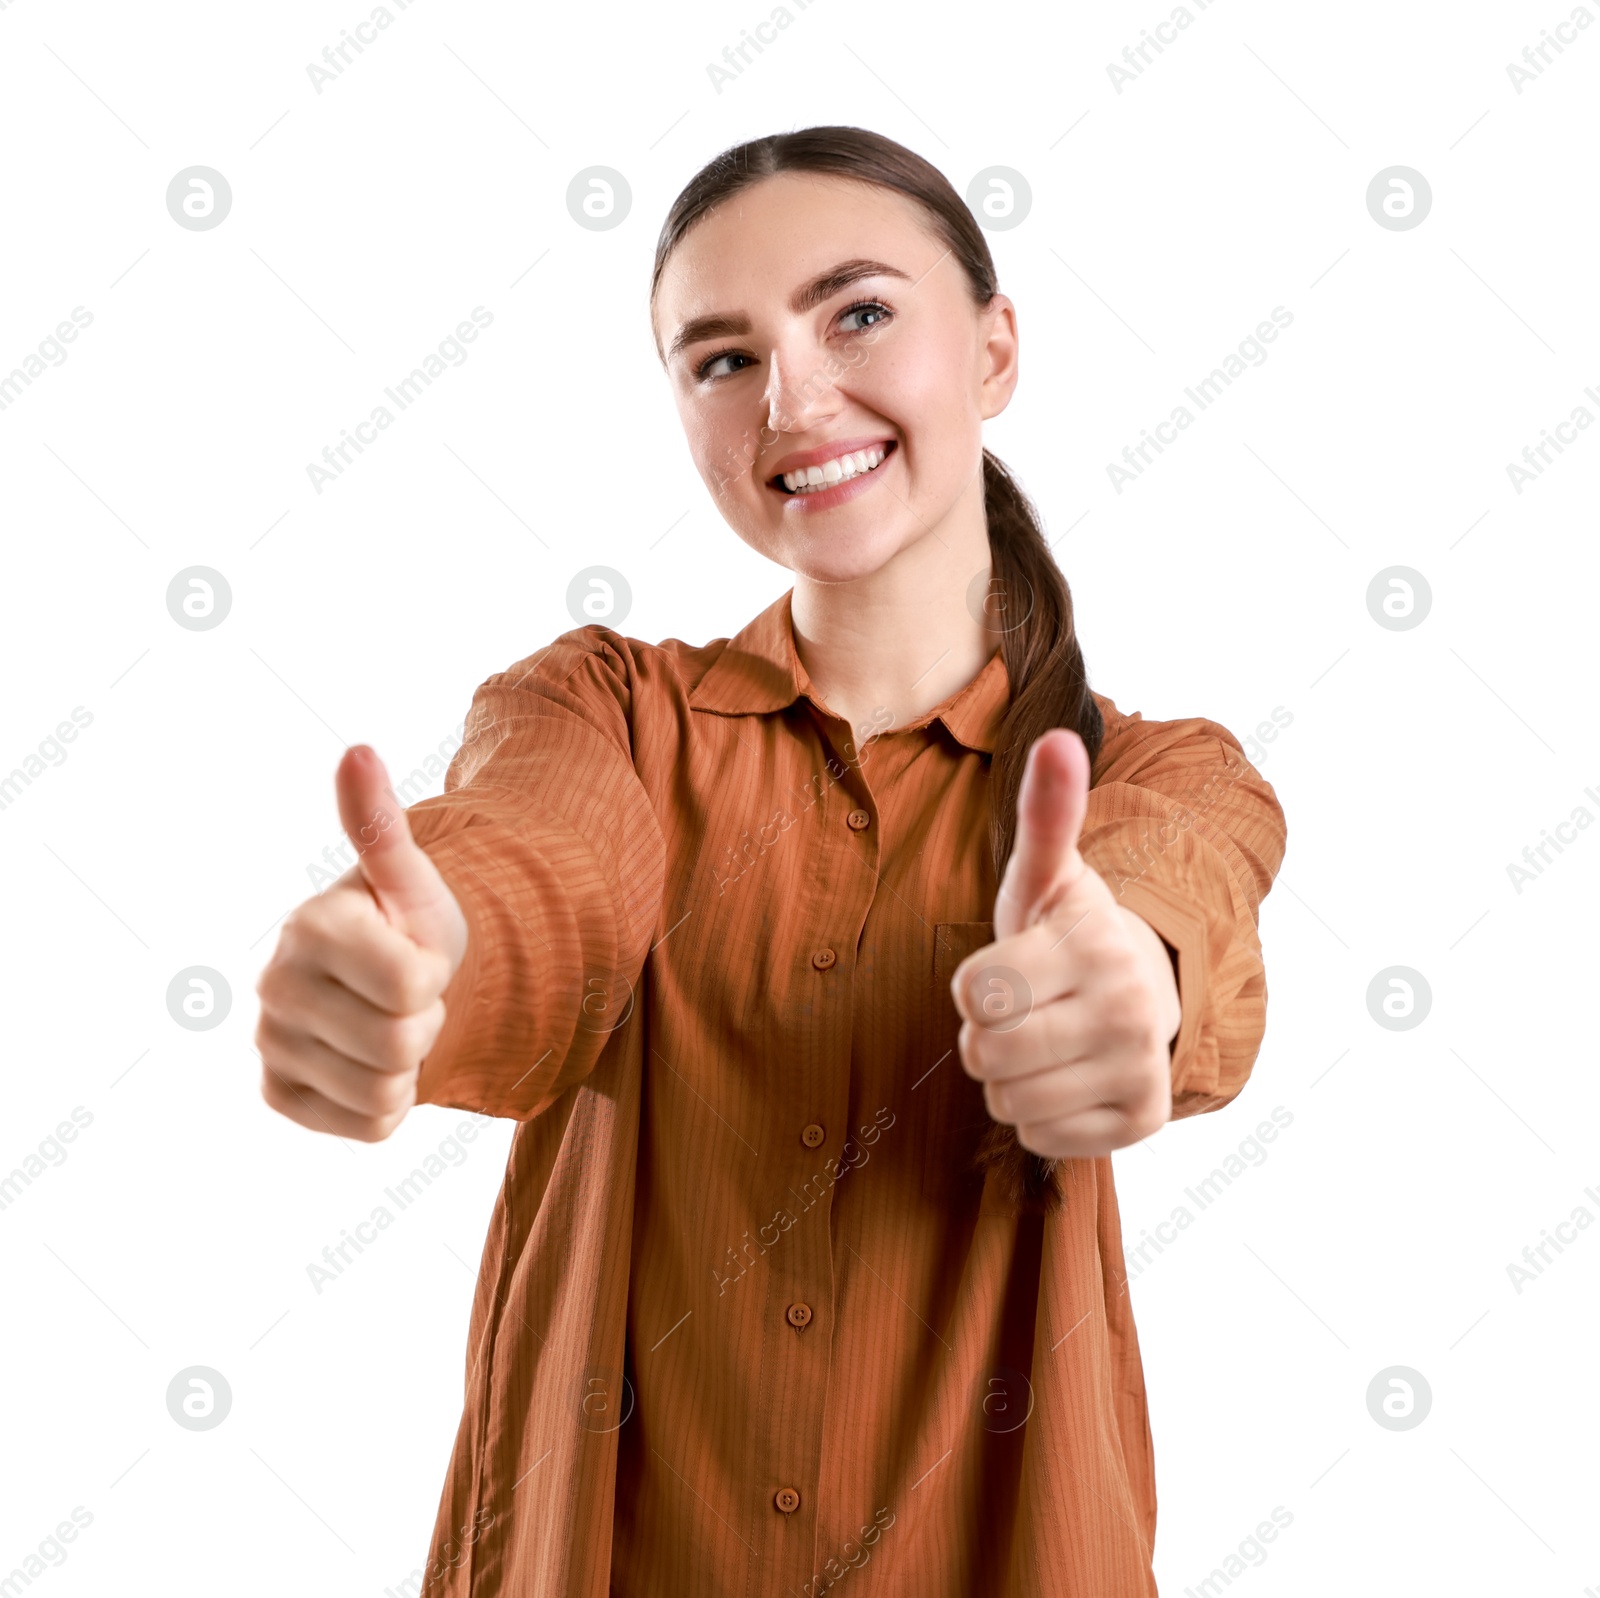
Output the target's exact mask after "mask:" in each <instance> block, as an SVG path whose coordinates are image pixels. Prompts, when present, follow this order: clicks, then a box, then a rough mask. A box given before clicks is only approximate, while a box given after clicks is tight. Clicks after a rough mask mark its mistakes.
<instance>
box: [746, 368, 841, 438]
mask: <svg viewBox="0 0 1600 1598" xmlns="http://www.w3.org/2000/svg"><path fill="white" fill-rule="evenodd" d="M762 398H763V400H764V401H765V402H766V406H767V426H768V427H769V428H770V429H771V430H772V431H774V432H779V433H800V432H804V431H805V430H806V429H807V428H809V427H814V426H816V425H818V424H819V423H821V422H824V421H826V420H827V419H828V418H829V417H831V416H832V415H834V414H835V413H836V412H837V410H838V408H839V391H838V389H837V388H835V387H834V384H833V380H832V378H830V377H828V376H827V374H826V373H825V372H824V370H823V368H822V362H821V361H820V360H819V359H817V358H816V356H815V353H814V352H813V353H812V354H811V355H810V356H808V355H806V354H805V353H804V352H802V351H801V350H799V349H798V348H795V349H779V348H778V347H776V346H774V348H773V351H772V357H771V362H770V365H769V367H768V372H767V386H766V391H765V393H764V394H763V395H762Z"/></svg>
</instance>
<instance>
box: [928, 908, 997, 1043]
mask: <svg viewBox="0 0 1600 1598" xmlns="http://www.w3.org/2000/svg"><path fill="white" fill-rule="evenodd" d="M993 942H994V922H992V921H941V922H940V923H939V924H938V925H937V926H936V927H935V928H934V929H933V980H934V986H935V988H936V989H937V992H938V997H939V999H940V1001H941V1003H942V1005H943V1007H944V1008H945V1009H946V1010H948V1011H949V1013H950V1016H951V1018H952V1020H953V1021H954V1022H955V1023H956V1025H957V1026H958V1027H959V1025H960V1017H959V1016H957V1015H956V1005H955V1000H954V999H952V998H951V997H950V978H951V977H953V976H954V975H955V974H956V967H957V966H958V965H960V964H961V962H962V961H963V960H965V959H966V957H967V956H968V955H969V954H972V953H974V952H975V951H977V950H978V949H982V948H984V947H985V946H986V945H988V944H991V943H993Z"/></svg>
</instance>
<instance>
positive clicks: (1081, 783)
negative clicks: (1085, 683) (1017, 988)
mask: <svg viewBox="0 0 1600 1598" xmlns="http://www.w3.org/2000/svg"><path fill="white" fill-rule="evenodd" d="M1088 808H1089V751H1088V750H1087V749H1086V748H1085V747H1084V743H1083V739H1082V738H1080V737H1079V736H1078V735H1077V733H1075V732H1073V731H1072V730H1071V728H1068V727H1054V728H1052V729H1051V730H1050V731H1049V732H1047V733H1045V734H1043V735H1042V736H1041V737H1039V738H1036V739H1035V740H1034V742H1033V746H1032V748H1030V749H1029V750H1028V761H1027V765H1026V766H1025V767H1024V768H1023V773H1022V787H1021V789H1020V790H1019V791H1018V794H1017V832H1016V840H1015V842H1014V843H1013V844H1012V848H1011V857H1010V859H1008V860H1007V861H1006V869H1005V876H1004V878H1003V879H1002V880H1001V883H1000V891H999V893H998V895H997V896H996V898H995V917H994V920H995V928H994V929H995V936H996V937H997V938H1003V937H1010V936H1012V935H1013V934H1015V933H1018V932H1021V931H1023V930H1024V929H1025V928H1027V927H1029V926H1031V925H1033V923H1034V922H1035V921H1037V920H1038V919H1039V918H1040V916H1041V915H1043V914H1044V912H1045V911H1046V910H1048V909H1049V908H1050V906H1051V904H1052V903H1053V902H1054V901H1055V900H1056V899H1057V898H1059V897H1060V895H1061V894H1062V893H1064V892H1065V891H1066V890H1067V889H1068V888H1070V887H1071V886H1072V885H1073V884H1074V883H1075V882H1076V881H1077V880H1078V878H1079V877H1081V876H1082V875H1083V873H1084V871H1085V869H1086V866H1085V863H1084V859H1083V856H1082V855H1081V854H1079V853H1078V834H1079V833H1080V832H1081V831H1082V830H1083V818H1084V816H1085V814H1086V813H1087V812H1088Z"/></svg>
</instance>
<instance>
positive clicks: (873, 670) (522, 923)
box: [257, 128, 1286, 1598]
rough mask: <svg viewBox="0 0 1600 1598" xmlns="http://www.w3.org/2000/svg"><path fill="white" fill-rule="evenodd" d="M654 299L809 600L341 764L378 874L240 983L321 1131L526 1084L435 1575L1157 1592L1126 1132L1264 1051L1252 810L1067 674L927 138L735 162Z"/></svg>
mask: <svg viewBox="0 0 1600 1598" xmlns="http://www.w3.org/2000/svg"><path fill="white" fill-rule="evenodd" d="M651 312H652V319H653V324H654V331H655V336H656V341H657V347H658V350H659V351H660V354H661V358H662V362H663V365H664V367H665V370H666V373H667V376H668V379H669V381H670V383H671V386H672V391H673V394H674V396H675V399H676V403H677V406H678V411H679V415H680V417H681V418H682V421H683V425H684V430H685V434H686V436H687V439H688V442H689V447H690V450H691V452H692V454H693V457H694V460H695V463H696V466H697V467H698V469H699V470H700V473H701V475H702V477H703V478H704V479H705V481H706V482H707V484H708V486H709V487H710V488H711V489H712V491H713V493H714V494H715V496H716V499H717V504H718V508H719V510H720V511H721V513H722V515H723V516H724V518H725V519H726V520H727V522H728V524H729V525H730V526H731V527H732V528H733V530H734V531H735V532H736V533H737V534H738V535H739V536H740V537H741V538H743V539H744V540H745V541H746V542H747V543H748V544H750V545H751V546H752V547H753V548H755V549H757V550H759V551H760V552H761V553H763V554H765V555H767V556H768V557H769V558H771V559H772V560H774V561H776V562H778V563H779V564H780V565H782V566H784V567H786V568H788V569H789V570H790V571H791V572H792V573H793V574H794V584H793V587H792V588H791V589H790V590H789V591H788V592H787V593H785V594H784V595H783V597H782V598H781V599H779V600H778V601H776V602H775V603H774V604H772V605H770V606H768V607H767V609H765V610H764V611H762V612H761V614H760V615H758V616H756V617H755V618H754V619H753V620H751V621H750V622H749V623H748V625H746V626H745V627H744V628H743V629H742V630H741V631H740V632H739V633H738V634H736V635H735V636H734V637H733V638H732V639H717V640H715V641H714V642H712V643H710V644H706V645H703V646H695V645H689V644H685V643H682V642H681V641H679V640H677V639H668V640H666V641H664V642H663V643H660V644H647V643H643V642H640V641H639V640H636V639H630V638H626V637H623V636H621V635H619V634H618V633H616V632H615V631H613V630H611V629H609V628H606V627H603V626H597V625H596V626H587V627H581V628H578V629H577V630H575V631H573V632H569V633H567V634H565V635H563V636H562V637H560V638H558V639H557V640H556V641H555V642H554V643H552V644H549V645H547V646H546V647H544V648H543V649H540V650H538V651H536V652H535V653H534V654H533V655H531V656H529V657H528V658H527V659H526V660H524V661H521V662H519V663H518V664H517V665H516V666H514V667H512V668H511V669H510V670H509V671H507V672H504V673H501V674H498V675H496V676H494V677H491V678H490V679H489V680H488V681H487V682H485V683H484V684H483V685H482V686H481V687H480V688H479V690H478V692H477V695H476V696H475V699H474V701H473V708H472V713H471V716H470V718H469V723H468V737H467V741H466V743H465V744H464V745H463V747H462V749H461V750H460V751H459V753H458V754H457V756H456V758H455V760H454V761H453V762H452V765H451V769H450V772H449V775H448V776H447V779H446V783H445V788H446V791H445V792H444V794H442V795H440V796H439V797H437V798H435V799H430V800H426V801H423V802H422V803H419V804H417V805H414V806H412V807H411V809H410V811H409V812H406V811H402V810H401V809H400V807H399V805H398V803H397V801H396V800H395V799H394V796H393V793H392V790H390V789H389V788H388V786H387V779H386V776H385V774H384V771H383V767H382V765H381V764H380V763H379V762H378V761H377V757H376V756H375V755H373V754H372V753H371V752H370V751H368V750H367V749H366V748H365V747H364V746H357V747H356V748H354V749H352V750H351V751H349V752H347V754H346V756H345V758H344V760H343V762H342V763H341V765H340V768H339V773H338V788H339V796H340V807H341V816H342V819H343V821H344V824H345V826H346V827H347V829H348V830H349V832H350V834H351V837H352V839H353V840H354V841H355V843H356V846H357V848H358V850H360V851H361V858H360V863H359V865H358V866H357V867H356V868H355V869H354V870H353V871H352V872H350V873H349V874H348V875H347V876H346V877H345V878H343V879H341V881H340V883H339V884H337V885H335V887H333V888H330V889H329V890H328V891H327V892H326V893H325V894H323V895H322V896H321V897H320V898H318V899H315V900H312V901H309V902H308V903H307V904H306V905H304V906H302V907H301V908H300V909H299V910H298V911H297V912H296V913H295V915H294V916H293V917H291V918H290V921H289V922H288V923H287V924H286V926H285V929H284V933H283V937H282V941H281V943H280V948H279V951H278V953H277V955H276V956H275V957H274V960H273V962H272V964H271V965H269V967H268V968H267V970H266V971H265V972H264V973H263V976H262V978H261V981H260V983H259V984H258V991H259V992H260V995H261V999H262V1020H261V1025H260V1029H259V1030H258V1034H257V1041H258V1045H259V1047H260V1049H261V1053H262V1057H263V1061H264V1064H265V1073H264V1077H263V1093H264V1095H265V1097H266V1099H267V1102H268V1103H269V1104H271V1105H272V1106H273V1108H274V1109H277V1110H279V1111H281V1112H282V1113H283V1114H285V1115H288V1116H290V1117H291V1118H293V1119H294V1120H296V1121H298V1122H299V1123H300V1124H302V1125H305V1126H308V1127H314V1128H318V1129H321V1130H326V1131H330V1132H334V1133H337V1134H339V1135H342V1136H350V1137H358V1138H366V1139H378V1138H383V1137H387V1136H388V1135H389V1133H390V1132H391V1131H392V1130H393V1129H394V1127H395V1126H396V1125H397V1124H398V1123H399V1121H400V1119H401V1118H402V1117H403V1116H404V1115H405V1113H406V1110H407V1109H408V1108H409V1106H410V1105H411V1104H412V1103H413V1102H420V1103H433V1104H442V1105H452V1106H457V1107H460V1108H462V1109H470V1110H477V1111H482V1112H484V1113H487V1114H491V1115H500V1116H510V1117H513V1118H515V1119H516V1120H517V1121H518V1122H519V1123H520V1124H519V1125H518V1127H517V1131H516V1136H515V1138H514V1141H513V1144H512V1149H511V1155H510V1159H509V1163H508V1168H507V1173H506V1180H505V1184H504V1187H503V1189H502V1191H501V1194H500V1198H499V1201H498V1203H497V1205H496V1209H495V1213H494V1218H493V1221H492V1224H491V1228H490V1233H489V1238H488V1242H487V1245H486V1248H485V1252H484V1257H483V1263H482V1271H481V1275H480V1278H479V1284H478V1291H477V1295H476V1298H475V1301H474V1306H473V1315H472V1328H471V1337H470V1348H469V1360H468V1367H467V1394H466V1406H465V1410H464V1413H463V1417H462V1422H461V1427H460V1431H459V1433H458V1437H457V1442H456V1448H455V1451H454V1454H453V1457H452V1459H451V1462H450V1468H449V1473H448V1477H447V1480H446V1483H445V1487H444V1492H443V1497H442V1501H441V1504H440V1510H439V1516H438V1521H437V1524H436V1527H435V1531H434V1539H433V1544H432V1547H431V1549H430V1561H429V1566H428V1570H427V1580H426V1582H425V1584H424V1587H423V1591H424V1592H426V1593H428V1594H432V1595H450V1598H467V1595H468V1594H471V1595H473V1598H485V1595H489V1594H495V1595H499V1594H506V1595H510V1594H512V1593H515V1594H517V1595H519V1598H520V1595H523V1594H549V1595H555V1594H577V1593H581V1594H592V1595H594V1598H604V1595H605V1594H607V1593H611V1594H617V1595H623V1598H647V1595H654V1594H674V1595H676V1594H685V1593H695V1594H698V1595H723V1594H727V1595H733V1594H738V1595H740V1598H745V1595H749V1594H767V1593H772V1594H778V1593H797V1594H804V1595H806V1598H812V1595H815V1594H819V1593H822V1592H825V1591H828V1590H830V1589H831V1588H832V1587H833V1586H835V1585H837V1583H838V1582H839V1581H841V1580H848V1584H849V1586H848V1590H849V1591H850V1592H851V1593H859V1594H861V1595H862V1598H866V1595H868V1594H872V1595H890V1594H915V1595H917V1598H931V1595H936V1594H950V1595H952V1598H953V1595H956V1594H960V1595H961V1598H972V1595H978V1594H997V1595H998V1594H1006V1595H1013V1594H1030V1595H1032V1594H1038V1595H1041V1598H1042V1595H1044V1594H1064V1593H1082V1594H1094V1595H1095V1598H1120V1595H1129V1598H1132V1595H1135V1594H1138V1595H1141V1598H1142V1595H1147V1594H1151V1593H1154V1592H1155V1583H1154V1579H1153V1577H1152V1574H1151V1549H1152V1544H1153V1540H1154V1533H1155V1493H1154V1469H1153V1464H1152V1459H1151V1449H1150V1433H1149V1428H1148V1424H1147V1420H1146V1410H1145V1401H1144V1389H1143V1384H1142V1376H1141V1369H1140V1363H1139V1351H1138V1342H1137V1337H1136V1334H1135V1330H1134V1325H1133V1320H1132V1316H1131V1312H1130V1307H1129V1302H1128V1297H1127V1293H1126V1290H1125V1289H1126V1274H1125V1271H1124V1268H1123V1255H1122V1245H1121V1237H1120V1230H1119V1226H1118V1219H1117V1208H1116V1198H1115V1193H1114V1189H1113V1186H1112V1171H1111V1161H1110V1159H1109V1155H1110V1153H1111V1151H1112V1150H1114V1149H1117V1148H1120V1147H1124V1146H1126V1145H1128V1144H1130V1143H1132V1142H1134V1141H1136V1140H1138V1139H1140V1138H1143V1137H1146V1136H1148V1135H1150V1134H1151V1133H1152V1132H1154V1131H1156V1130H1157V1129H1158V1128H1159V1127H1160V1126H1161V1125H1162V1124H1163V1123H1164V1122H1165V1121H1166V1120H1167V1119H1169V1118H1170V1117H1171V1116H1175V1115H1178V1116H1181V1115H1185V1114H1192V1113H1195V1112H1197V1111H1203V1110H1211V1109H1215V1108H1218V1107H1219V1106H1221V1105H1223V1104H1225V1103H1226V1102H1228V1100H1229V1099H1231V1098H1232V1097H1233V1096H1234V1095H1235V1094H1237V1093H1238V1091H1239V1090H1240V1088H1241V1087H1242V1086H1243V1084H1244V1081H1245V1079H1246V1077H1247V1075H1248V1073H1249V1070H1250V1067H1251V1065H1252V1063H1253V1061H1254V1059H1255V1055H1256V1051H1257V1049H1258V1047H1259V1043H1260V1040H1261V1036H1262V1032H1263V1028H1264V1024H1265V1008H1266V985H1265V978H1264V973H1263V968H1262V962H1261V953H1260V944H1259V940H1258V937H1257V930H1256V925H1257V915H1258V909H1259V904H1260V900H1261V898H1262V896H1263V895H1264V894H1265V893H1266V892H1267V890H1268V888H1269V886H1270V884H1271V882H1272V879H1273V876H1274V874H1275V873H1276V871H1277V869H1278V866H1279V864H1280V862H1281V860H1282V856H1283V850H1284V844H1285V837H1286V833H1285V826H1284V820H1283V814H1282V811H1281V809H1280V808H1279V806H1278V803H1277V800H1276V797H1275V796H1274V794H1273V791H1272V789H1271V787H1270V786H1269V785H1268V784H1267V783H1265V782H1264V781H1263V780H1262V779H1261V778H1260V777H1259V776H1258V775H1257V773H1256V772H1255V771H1254V770H1253V769H1252V768H1251V767H1250V765H1249V764H1248V762H1247V761H1246V760H1245V759H1244V756H1243V752H1242V750H1241V748H1240V746H1239V744H1238V741H1237V740H1236V739H1235V738H1234V737H1233V735H1232V734H1231V733H1229V732H1228V731H1227V729H1226V728H1224V727H1222V726H1220V725H1218V724H1217V723H1215V722H1212V721H1208V720H1205V719H1203V718H1198V717H1196V718H1188V719H1185V720H1182V721H1174V722H1147V721H1144V720H1143V719H1142V718H1141V717H1140V716H1138V715H1137V714H1133V715H1128V714H1124V713H1122V712H1120V711H1118V710H1117V708H1116V706H1115V705H1114V704H1113V703H1112V702H1111V701H1110V700H1109V699H1107V698H1104V697H1102V696H1099V695H1096V694H1093V693H1091V691H1090V690H1089V687H1088V684H1087V680H1086V675H1085V671H1084V666H1083V661H1082V657H1081V655H1080V652H1079V650H1078V646H1077V643H1076V641H1075V638H1074V633H1073V623H1072V611H1071V603H1070V600H1069V597H1068V592H1067V588H1066V585H1065V583H1064V581H1063V580H1062V577H1061V575H1060V573H1059V571H1058V570H1057V569H1056V567H1055V565H1054V562H1053V561H1052V559H1051V557H1050V554H1049V551H1048V548H1047V546H1046V544H1045V542H1044V539H1043V536H1042V534H1041V532H1040V529H1039V527H1038V525H1037V523H1036V521H1035V519H1034V516H1033V513H1032V511H1031V509H1030V507H1029V505H1028V503H1027V501H1026V500H1025V499H1024V497H1023V495H1022V494H1021V492H1020V490H1019V489H1018V488H1017V487H1016V486H1015V484H1014V483H1013V482H1012V480H1011V478H1010V477H1009V476H1008V475H1007V473H1006V470H1005V468H1004V467H1003V466H1002V465H1001V464H1000V463H999V462H998V461H997V460H995V459H994V457H993V456H991V455H989V454H988V453H987V452H986V451H984V449H983V446H982V424H983V422H984V421H985V420H986V419H987V418H989V417H991V416H994V415H997V414H998V413H999V412H1000V411H1001V410H1003V409H1004V408H1005V406H1006V404H1007V403H1008V401H1009V400H1010V397H1011V394H1012V391H1013V389H1014V387H1015V384H1016V379H1017V329H1016V317H1015V312H1014V309H1013V307H1012V305H1011V302H1010V301H1009V300H1007V299H1006V298H1005V296H1004V295H1001V294H999V293H998V292H997V289H996V283H995V274H994V267H993V263H992V261H991V259H990V256H989V252H988V249H987V246H986V244H985V242H984V238H983V235H982V233H981V231H980V230H979V229H978V227H977V226H976V224H975V223H974V221H973V218H972V216H971V214H970V212H969V211H968V210H967V209H966V207H965V206H964V205H963V204H962V202H961V200H960V199H959V197H958V196H957V195H956V193H955V192H954V190H953V189H951V187H950V186H949V184H948V183H947V182H946V181H945V179H944V178H943V177H942V176H941V175H940V174H939V173H938V172H937V170H936V169H935V168H933V167H932V166H930V165H929V164H928V163H926V162H924V161H923V160H921V159H920V158H919V157H917V156H916V155H914V154H913V153H912V152H910V151H909V150H906V149H904V148H903V147H902V146H900V145H898V144H895V143H893V142H892V141H890V140H887V139H884V138H880V137H878V136H876V135H873V134H870V133H866V132H863V131H861V130H859V129H853V128H812V129H808V130H804V131H802V132H798V133H790V134H781V135H777V136H774V137H771V138H767V139H761V140H758V141H756V142H754V143H752V144H748V145H744V146H741V147H739V148H737V149H734V150H730V151H728V152H727V153H725V154H724V155H723V156H721V157H719V158H718V159H717V160H716V161H714V162H712V163H711V164H710V165H709V166H708V167H707V168H706V169H705V170H704V171H702V172H701V173H699V174H698V175H697V176H696V177H695V179H694V180H693V181H692V182H691V183H690V184H689V186H688V187H687V188H686V189H685V190H684V192H683V194H682V195H680V196H679V198H678V200H677V202H676V204H675V205H674V207H673V209H672V212H671V214H670V215H669V217H668V219H667V222H666V225H665V227H664V228H663V230H662V234H661V238H660V243H659V246H658V250H657V257H656V269H655V277H654V283H653V291H652V300H651ZM1091 762H1092V779H1093V780H1092V786H1091V781H1090V779H1091Z"/></svg>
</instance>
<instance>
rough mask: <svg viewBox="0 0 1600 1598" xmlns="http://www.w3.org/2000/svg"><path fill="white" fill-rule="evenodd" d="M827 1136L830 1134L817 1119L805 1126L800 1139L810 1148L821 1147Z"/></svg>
mask: <svg viewBox="0 0 1600 1598" xmlns="http://www.w3.org/2000/svg"><path fill="white" fill-rule="evenodd" d="M827 1136H828V1134H827V1133H826V1132H824V1131H823V1130H822V1128H821V1127H820V1126H818V1125H817V1123H816V1122H815V1121H813V1122H812V1123H811V1124H810V1126H808V1127H806V1128H804V1129H803V1130H802V1132H801V1133H800V1141H801V1142H802V1143H804V1144H805V1146H806V1147H807V1148H808V1149H815V1148H821V1147H822V1144H823V1142H824V1141H825V1140H826V1138H827Z"/></svg>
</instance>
